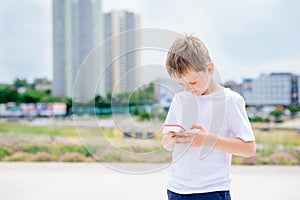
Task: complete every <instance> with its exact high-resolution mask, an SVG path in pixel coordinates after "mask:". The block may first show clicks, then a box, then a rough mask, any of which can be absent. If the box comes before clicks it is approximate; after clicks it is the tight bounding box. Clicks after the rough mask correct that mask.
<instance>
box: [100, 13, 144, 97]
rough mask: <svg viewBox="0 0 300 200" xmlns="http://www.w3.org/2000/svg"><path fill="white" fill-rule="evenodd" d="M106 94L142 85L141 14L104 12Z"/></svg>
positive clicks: (129, 89) (130, 89) (121, 91)
mask: <svg viewBox="0 0 300 200" xmlns="http://www.w3.org/2000/svg"><path fill="white" fill-rule="evenodd" d="M104 19H105V20H104V24H105V28H104V29H105V39H106V41H105V67H106V69H105V85H106V87H105V89H106V93H123V92H129V91H132V90H134V89H136V88H135V87H137V86H138V85H139V84H140V77H141V74H140V70H139V69H138V68H139V67H140V52H139V50H138V47H140V45H141V44H140V43H141V41H140V31H139V30H136V29H139V28H140V16H139V15H136V14H134V13H132V12H128V11H112V12H109V13H106V14H105V17H104Z"/></svg>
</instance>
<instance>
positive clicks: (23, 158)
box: [3, 152, 31, 161]
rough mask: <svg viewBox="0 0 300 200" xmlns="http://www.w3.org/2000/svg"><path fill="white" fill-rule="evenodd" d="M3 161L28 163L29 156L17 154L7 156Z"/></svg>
mask: <svg viewBox="0 0 300 200" xmlns="http://www.w3.org/2000/svg"><path fill="white" fill-rule="evenodd" d="M3 160H4V161H30V160H31V159H30V155H29V154H28V153H24V152H17V153H15V154H13V155H11V156H7V157H5V158H4V159H3Z"/></svg>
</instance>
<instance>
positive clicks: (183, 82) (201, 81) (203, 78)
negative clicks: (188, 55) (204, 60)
mask: <svg viewBox="0 0 300 200" xmlns="http://www.w3.org/2000/svg"><path fill="white" fill-rule="evenodd" d="M211 74H212V70H211V69H209V68H207V70H206V71H200V72H197V71H195V70H189V71H188V72H187V73H185V74H184V75H182V77H181V78H175V80H176V82H177V83H178V84H179V85H180V86H181V87H182V88H183V89H185V90H186V91H188V92H191V93H192V94H193V95H195V96H200V95H205V94H209V93H210V92H209V89H208V86H209V83H210V80H211Z"/></svg>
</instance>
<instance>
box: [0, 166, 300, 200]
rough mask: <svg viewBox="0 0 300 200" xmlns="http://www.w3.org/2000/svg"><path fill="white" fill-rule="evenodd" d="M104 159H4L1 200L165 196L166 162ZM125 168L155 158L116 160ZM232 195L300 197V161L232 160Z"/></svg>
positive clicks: (149, 199)
mask: <svg viewBox="0 0 300 200" xmlns="http://www.w3.org/2000/svg"><path fill="white" fill-rule="evenodd" d="M107 165H108V166H110V164H109V163H108V164H106V166H105V165H103V164H100V163H74V164H73V163H3V162H2V163H0V199H1V200H19V199H20V200H53V199H56V200H82V199H85V200H94V199H95V200H96V199H97V200H99V199H100V200H106V199H107V200H119V199H124V200H127V199H128V200H140V199H143V200H154V199H155V200H160V199H162V200H166V199H167V197H166V187H165V185H166V182H167V179H168V168H164V169H162V170H159V171H157V172H154V173H150V174H139V175H134V174H127V173H121V172H117V171H115V170H112V169H111V168H109V167H107ZM115 166H119V167H120V168H122V169H125V168H128V169H129V168H130V169H131V170H133V171H134V169H135V168H136V169H139V170H140V169H143V168H144V167H145V168H149V166H150V168H155V167H157V166H156V165H155V164H117V165H115ZM232 175H233V182H232V190H231V193H232V199H234V200H235V199H237V200H253V199H255V200H269V199H270V200H271V199H272V200H282V199H288V200H289V199H300V193H299V192H298V190H299V188H300V181H299V180H300V167H288V166H233V167H232Z"/></svg>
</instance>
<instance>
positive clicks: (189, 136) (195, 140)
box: [175, 124, 207, 147]
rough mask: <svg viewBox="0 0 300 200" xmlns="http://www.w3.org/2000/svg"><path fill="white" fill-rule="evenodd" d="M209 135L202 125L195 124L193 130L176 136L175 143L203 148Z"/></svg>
mask: <svg viewBox="0 0 300 200" xmlns="http://www.w3.org/2000/svg"><path fill="white" fill-rule="evenodd" d="M206 135H207V130H206V129H205V127H204V126H202V125H201V124H193V126H192V127H191V130H188V131H182V132H179V133H177V134H176V136H175V143H176V144H184V145H192V146H194V147H198V146H202V145H203V142H204V139H205V137H206Z"/></svg>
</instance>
